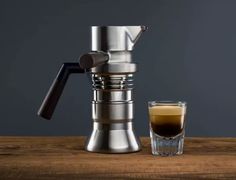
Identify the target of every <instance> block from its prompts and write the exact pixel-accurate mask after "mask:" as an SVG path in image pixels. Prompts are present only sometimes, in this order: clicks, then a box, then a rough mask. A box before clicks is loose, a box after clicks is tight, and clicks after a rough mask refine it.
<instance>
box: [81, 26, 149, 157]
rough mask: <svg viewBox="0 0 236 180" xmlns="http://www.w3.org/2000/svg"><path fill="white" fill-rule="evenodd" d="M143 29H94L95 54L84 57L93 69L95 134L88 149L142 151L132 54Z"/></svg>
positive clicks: (135, 69) (118, 151)
mask: <svg viewBox="0 0 236 180" xmlns="http://www.w3.org/2000/svg"><path fill="white" fill-rule="evenodd" d="M145 29H146V28H145V27H144V26H93V27H92V52H90V53H88V54H85V55H84V56H82V58H81V64H83V65H84V66H85V67H86V68H90V73H91V79H92V87H93V100H92V120H93V131H92V133H91V136H90V137H89V138H88V141H87V143H86V146H85V149H86V150H87V151H91V152H101V153H128V152H136V151H139V150H140V149H141V146H140V142H139V139H138V138H137V137H136V136H135V133H134V130H133V119H134V101H133V95H132V94H133V86H134V84H133V74H134V73H135V72H136V71H137V65H136V64H135V63H132V54H131V51H132V50H133V48H134V45H135V43H136V42H137V40H138V39H139V37H140V35H141V34H142V32H143V31H144V30H145Z"/></svg>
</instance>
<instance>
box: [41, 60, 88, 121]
mask: <svg viewBox="0 0 236 180" xmlns="http://www.w3.org/2000/svg"><path fill="white" fill-rule="evenodd" d="M84 72H85V69H82V68H81V67H80V65H79V63H64V64H63V65H62V66H61V68H60V70H59V72H58V74H57V76H56V78H55V79H54V81H53V83H52V85H51V87H50V89H49V90H48V93H47V95H46V97H45V98H44V100H43V103H42V104H41V106H40V108H39V110H38V115H39V116H41V117H43V118H45V119H48V120H50V119H51V117H52V114H53V112H54V110H55V107H56V105H57V102H58V100H59V98H60V96H61V94H62V92H63V89H64V87H65V84H66V81H67V79H68V77H69V75H70V74H71V73H84Z"/></svg>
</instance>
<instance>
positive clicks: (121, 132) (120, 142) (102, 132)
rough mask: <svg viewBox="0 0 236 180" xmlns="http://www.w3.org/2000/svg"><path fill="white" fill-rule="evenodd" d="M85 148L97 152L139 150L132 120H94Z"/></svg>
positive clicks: (139, 146) (129, 151) (139, 145)
mask: <svg viewBox="0 0 236 180" xmlns="http://www.w3.org/2000/svg"><path fill="white" fill-rule="evenodd" d="M85 149H86V150H87V151H90V152H99V153H131V152H136V151H139V150H141V144H140V141H139V139H138V138H137V137H136V136H135V134H134V130H133V125H132V122H127V123H113V124H103V123H98V122H94V123H93V131H92V133H91V136H90V137H89V138H88V140H87V143H86V146H85Z"/></svg>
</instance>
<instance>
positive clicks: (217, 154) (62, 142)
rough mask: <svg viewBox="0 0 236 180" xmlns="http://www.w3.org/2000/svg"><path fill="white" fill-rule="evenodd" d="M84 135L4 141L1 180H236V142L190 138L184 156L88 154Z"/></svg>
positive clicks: (146, 143) (146, 145) (146, 144)
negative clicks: (85, 149) (85, 148)
mask: <svg viewBox="0 0 236 180" xmlns="http://www.w3.org/2000/svg"><path fill="white" fill-rule="evenodd" d="M84 142H85V138H84V137H0V179H12V180H13V179H14V180H15V179H36V180H37V179H53V180H54V179H236V138H186V141H185V148H184V155H181V156H175V157H157V156H152V155H151V149H150V139H149V138H142V146H143V149H142V151H140V152H138V153H131V154H98V153H89V152H86V151H84Z"/></svg>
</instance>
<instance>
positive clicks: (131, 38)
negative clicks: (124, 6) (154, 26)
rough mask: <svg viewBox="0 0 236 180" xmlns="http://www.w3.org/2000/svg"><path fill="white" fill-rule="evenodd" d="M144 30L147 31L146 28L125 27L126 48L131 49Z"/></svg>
mask: <svg viewBox="0 0 236 180" xmlns="http://www.w3.org/2000/svg"><path fill="white" fill-rule="evenodd" d="M146 30H147V27H146V26H126V35H127V37H128V38H127V45H128V47H130V48H131V49H133V46H134V45H135V44H136V43H137V41H138V39H139V38H140V36H141V35H142V33H143V32H144V31H146Z"/></svg>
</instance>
